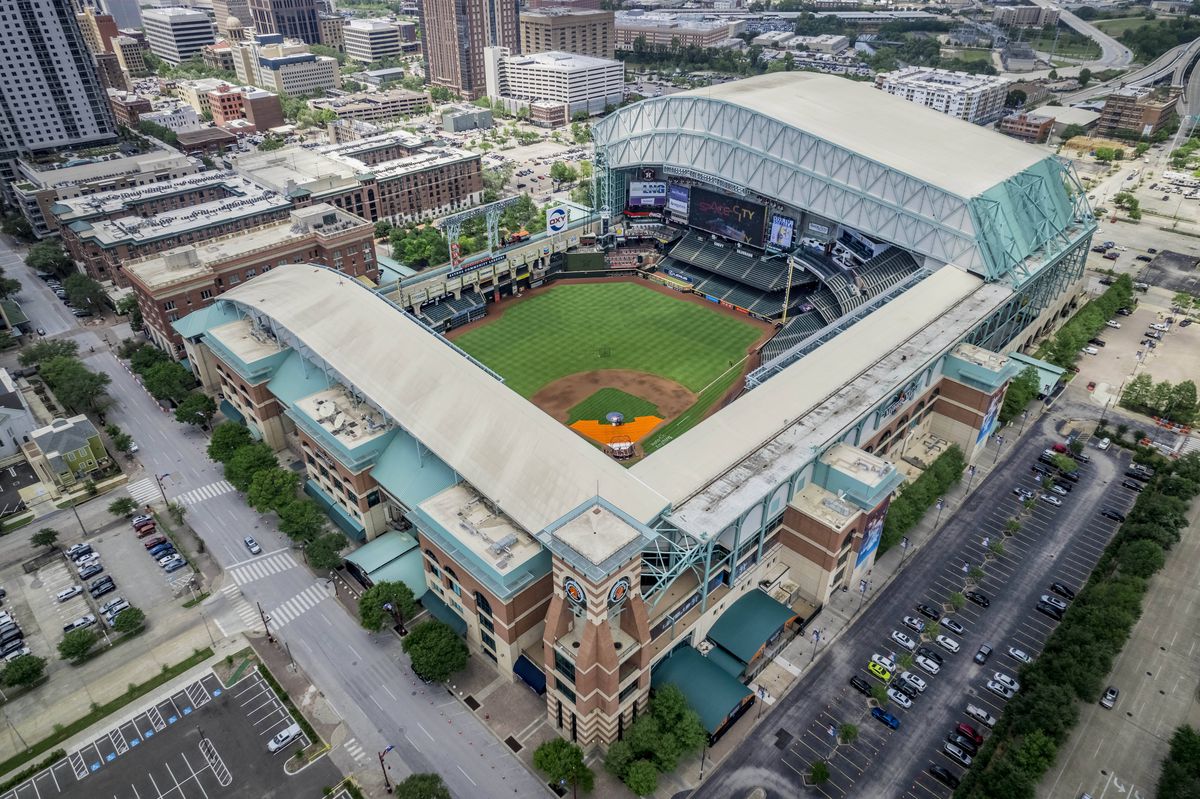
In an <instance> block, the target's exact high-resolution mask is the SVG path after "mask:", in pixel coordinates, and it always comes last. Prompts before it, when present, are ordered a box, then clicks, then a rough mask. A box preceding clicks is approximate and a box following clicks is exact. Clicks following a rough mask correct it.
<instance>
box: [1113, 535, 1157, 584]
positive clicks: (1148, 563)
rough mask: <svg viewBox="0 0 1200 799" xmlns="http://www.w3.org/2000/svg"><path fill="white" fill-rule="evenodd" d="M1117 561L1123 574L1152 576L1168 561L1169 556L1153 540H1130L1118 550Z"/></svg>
mask: <svg viewBox="0 0 1200 799" xmlns="http://www.w3.org/2000/svg"><path fill="white" fill-rule="evenodd" d="M1117 562H1118V563H1120V566H1121V572H1122V573H1123V574H1132V575H1133V576H1135V577H1151V576H1153V575H1154V574H1155V573H1156V572H1157V571H1158V570H1159V569H1161V568H1162V567H1163V564H1164V563H1166V562H1167V556H1166V555H1165V554H1164V553H1163V548H1162V547H1161V546H1159V545H1158V544H1156V543H1154V542H1153V541H1130V542H1128V543H1126V544H1123V545H1121V548H1120V549H1119V550H1117Z"/></svg>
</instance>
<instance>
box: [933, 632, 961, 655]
mask: <svg viewBox="0 0 1200 799" xmlns="http://www.w3.org/2000/svg"><path fill="white" fill-rule="evenodd" d="M937 642H938V646H940V647H941V648H942V649H945V650H946V651H947V652H957V651H958V641H955V640H954V639H953V638H951V637H950V636H948V635H939V636H938V637H937Z"/></svg>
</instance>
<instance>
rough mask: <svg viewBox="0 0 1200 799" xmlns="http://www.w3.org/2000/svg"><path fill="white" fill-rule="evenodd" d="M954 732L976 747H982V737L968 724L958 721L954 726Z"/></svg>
mask: <svg viewBox="0 0 1200 799" xmlns="http://www.w3.org/2000/svg"><path fill="white" fill-rule="evenodd" d="M954 731H955V732H957V733H958V734H959V735H961V736H963V737H964V738H968V739H970V740H971V741H972V742H974V744H975V745H976V746H982V745H983V736H982V735H980V734H979V733H978V732H976V730H975V728H974V727H972V726H971V725H970V724H967V723H965V722H962V721H960V722H959V723H958V724H956V725H955V727H954Z"/></svg>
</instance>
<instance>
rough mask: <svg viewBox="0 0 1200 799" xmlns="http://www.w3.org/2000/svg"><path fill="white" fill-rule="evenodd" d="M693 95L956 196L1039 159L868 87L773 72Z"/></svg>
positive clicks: (1025, 148) (1010, 142) (1039, 154)
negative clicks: (751, 113)
mask: <svg viewBox="0 0 1200 799" xmlns="http://www.w3.org/2000/svg"><path fill="white" fill-rule="evenodd" d="M689 95H695V96H699V97H707V98H709V99H714V100H726V101H728V102H731V103H735V104H737V105H740V106H742V107H743V108H748V109H750V110H752V111H757V112H759V113H761V114H765V115H767V116H771V117H774V118H775V119H778V120H779V121H780V122H783V123H784V124H787V125H792V126H794V127H797V128H801V129H803V130H805V131H808V132H809V133H812V134H813V135H814V136H819V137H821V138H822V139H825V140H826V141H831V142H837V143H838V144H840V145H841V146H842V147H845V148H846V149H848V150H853V151H854V152H856V153H859V154H860V155H863V156H866V157H867V158H870V159H871V160H872V161H875V162H877V163H879V164H882V165H884V166H887V167H891V168H893V169H895V170H896V171H898V172H903V173H904V174H906V175H910V176H912V177H914V178H917V179H919V180H922V181H924V182H925V183H928V184H929V185H931V186H937V187H939V188H942V189H945V190H946V191H948V192H951V193H953V194H957V195H959V196H960V197H974V196H975V195H977V194H981V193H982V192H984V191H986V190H987V189H990V188H991V187H992V186H995V185H996V184H997V183H1000V182H1002V181H1004V180H1006V179H1007V178H1010V177H1012V176H1013V175H1014V174H1015V173H1017V172H1020V171H1021V170H1022V169H1025V168H1027V167H1030V166H1032V165H1033V164H1035V163H1037V162H1038V161H1041V160H1042V159H1044V158H1045V157H1046V153H1045V151H1043V150H1039V149H1038V148H1036V147H1031V146H1030V145H1028V144H1024V143H1022V142H1019V141H1017V140H1016V139H1011V138H1009V137H1007V136H1000V135H997V134H996V133H995V132H994V131H990V130H987V129H986V128H983V127H981V126H979V125H972V124H971V123H970V122H964V121H963V120H961V119H955V118H954V117H951V116H948V115H946V114H942V113H939V112H936V111H931V110H928V109H921V110H920V111H917V109H918V108H921V107H920V106H917V105H914V104H913V103H910V102H909V101H908V100H903V99H901V98H899V97H893V96H892V95H890V94H888V93H887V92H883V91H880V90H879V89H876V88H874V86H873V85H872V84H870V83H859V82H857V81H849V80H846V79H845V78H841V77H837V76H834V75H822V74H820V73H816V72H772V73H768V74H766V75H761V76H757V77H754V78H749V79H747V80H740V81H730V82H729V83H722V84H719V85H716V86H713V87H711V88H703V89H692V90H691V91H686V92H680V93H679V94H677V95H672V96H674V97H684V96H689Z"/></svg>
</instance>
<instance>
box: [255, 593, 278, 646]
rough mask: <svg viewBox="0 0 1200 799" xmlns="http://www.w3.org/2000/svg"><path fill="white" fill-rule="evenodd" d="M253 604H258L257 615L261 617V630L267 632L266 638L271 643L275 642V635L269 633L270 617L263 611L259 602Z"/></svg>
mask: <svg viewBox="0 0 1200 799" xmlns="http://www.w3.org/2000/svg"><path fill="white" fill-rule="evenodd" d="M254 604H256V605H258V616H259V618H261V619H262V623H263V632H265V633H266V634H267V640H268V641H269V642H271V643H272V644H273V643H275V636H273V635H271V624H270V622H271V617H270V616H268V615H267V614H266V613H264V612H263V609H262V603H261V602H255V603H254Z"/></svg>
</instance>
